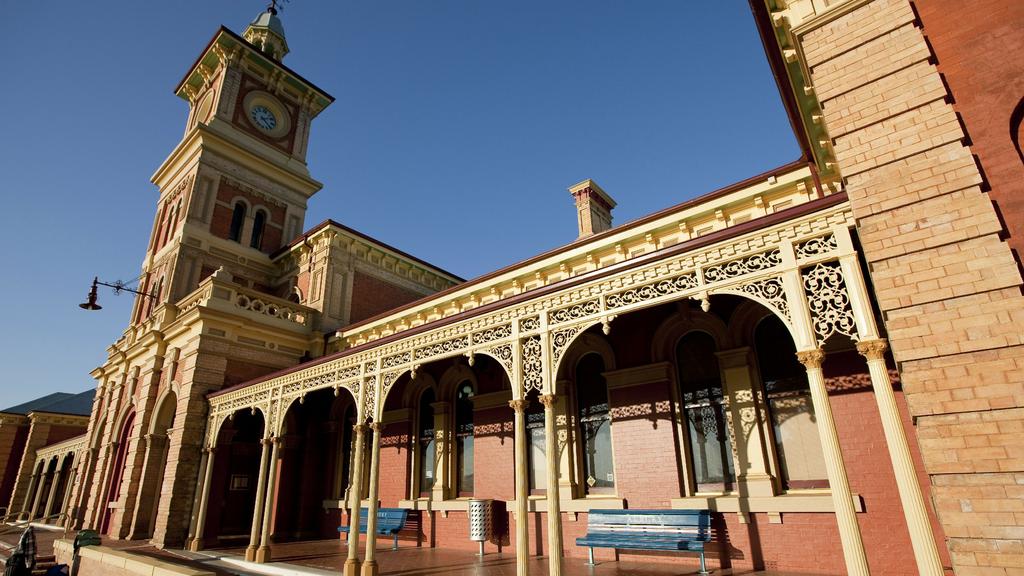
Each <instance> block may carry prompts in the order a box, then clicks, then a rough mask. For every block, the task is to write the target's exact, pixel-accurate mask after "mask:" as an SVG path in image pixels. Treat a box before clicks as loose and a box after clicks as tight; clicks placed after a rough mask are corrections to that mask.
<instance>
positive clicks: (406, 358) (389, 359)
mask: <svg viewBox="0 0 1024 576" xmlns="http://www.w3.org/2000/svg"><path fill="white" fill-rule="evenodd" d="M409 362H412V354H410V353H408V352H402V353H400V354H392V355H391V356H385V357H384V359H383V360H381V361H380V367H381V369H382V370H387V369H388V368H395V367H398V366H401V365H402V364H408V363H409Z"/></svg>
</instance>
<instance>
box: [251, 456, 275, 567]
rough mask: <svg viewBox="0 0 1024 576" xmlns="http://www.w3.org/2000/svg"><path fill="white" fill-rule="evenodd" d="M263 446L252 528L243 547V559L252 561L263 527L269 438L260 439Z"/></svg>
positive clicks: (257, 478)
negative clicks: (247, 544) (247, 542)
mask: <svg viewBox="0 0 1024 576" xmlns="http://www.w3.org/2000/svg"><path fill="white" fill-rule="evenodd" d="M260 444H262V445H263V448H262V449H261V451H260V472H259V476H257V477H256V502H255V504H253V508H252V529H251V530H250V531H249V546H248V547H246V549H245V559H246V560H248V561H250V562H252V561H253V560H255V559H256V550H257V549H258V548H259V545H260V534H261V532H260V530H261V529H262V527H263V524H262V523H261V522H262V520H263V508H264V507H265V506H266V504H265V503H264V499H265V498H266V497H267V459H269V458H270V444H271V440H270V438H269V437H268V438H264V439H263V440H261V441H260Z"/></svg>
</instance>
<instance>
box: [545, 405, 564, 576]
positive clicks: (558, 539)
mask: <svg viewBox="0 0 1024 576" xmlns="http://www.w3.org/2000/svg"><path fill="white" fill-rule="evenodd" d="M555 400H556V396H555V395H554V394H543V395H541V397H540V403H541V404H543V405H544V449H545V451H546V452H547V458H548V489H547V498H548V575H549V576H561V574H562V509H561V503H560V501H559V486H558V471H559V470H560V469H561V466H560V460H561V459H560V458H559V457H558V431H557V430H556V429H555Z"/></svg>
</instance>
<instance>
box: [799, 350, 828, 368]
mask: <svg viewBox="0 0 1024 576" xmlns="http://www.w3.org/2000/svg"><path fill="white" fill-rule="evenodd" d="M796 359H797V360H799V361H800V363H801V364H803V365H804V366H805V367H807V368H808V369H811V368H821V363H822V362H824V361H825V352H824V351H822V350H821V349H820V348H815V349H814V350H803V351H801V352H797V353H796Z"/></svg>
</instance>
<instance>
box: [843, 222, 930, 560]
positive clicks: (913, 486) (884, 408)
mask: <svg viewBox="0 0 1024 576" xmlns="http://www.w3.org/2000/svg"><path fill="white" fill-rule="evenodd" d="M836 238H837V240H838V242H839V245H840V246H841V247H842V248H843V249H844V250H845V251H846V252H847V254H846V255H844V256H841V257H840V258H839V265H840V267H841V269H842V272H843V279H844V280H845V283H846V291H847V293H848V294H849V296H850V309H851V310H852V312H853V316H854V321H855V322H856V324H857V334H858V336H859V337H860V341H859V342H858V343H857V351H858V352H860V353H861V355H863V356H864V357H865V358H866V359H867V363H868V371H869V372H870V374H871V388H872V389H873V390H874V393H875V402H876V403H877V404H878V414H879V416H880V417H881V420H882V430H883V431H884V433H885V443H886V445H887V446H888V448H889V459H890V460H891V461H892V470H893V475H894V476H895V477H896V488H897V491H898V492H899V495H900V503H901V504H902V505H903V517H904V519H905V520H906V522H907V530H908V531H909V532H910V544H911V547H912V548H913V550H914V560H915V561H916V562H917V570H918V573H920V574H929V575H941V574H942V573H943V571H942V561H941V560H939V550H938V548H937V547H936V544H935V536H934V534H933V533H932V527H931V522H930V521H929V519H928V511H927V509H926V508H925V504H924V495H923V494H922V493H921V485H920V484H918V482H917V473H916V472H915V470H914V461H913V460H912V459H911V456H910V445H909V444H908V443H907V435H906V432H904V430H903V422H902V419H901V418H900V412H899V409H898V408H897V407H896V396H895V395H894V394H893V391H892V381H891V380H890V379H889V370H888V368H887V367H886V365H885V351H886V349H887V348H888V344H887V343H886V341H885V340H883V339H882V338H880V337H879V335H878V326H877V325H876V323H875V315H874V310H873V309H872V306H871V300H870V298H869V296H868V292H867V286H866V285H865V283H864V275H863V273H862V271H861V268H860V262H859V261H858V260H857V254H856V252H855V250H854V246H853V242H852V238H851V237H850V235H849V233H848V232H847V231H846V229H842V230H840V231H838V233H837V235H836Z"/></svg>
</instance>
